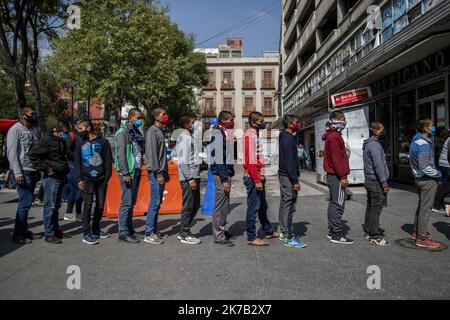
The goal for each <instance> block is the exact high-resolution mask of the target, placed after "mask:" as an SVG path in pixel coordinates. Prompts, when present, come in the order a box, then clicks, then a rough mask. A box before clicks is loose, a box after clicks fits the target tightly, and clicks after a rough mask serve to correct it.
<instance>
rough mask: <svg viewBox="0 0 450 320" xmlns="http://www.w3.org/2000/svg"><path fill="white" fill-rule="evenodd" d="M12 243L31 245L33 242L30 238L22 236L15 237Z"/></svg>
mask: <svg viewBox="0 0 450 320" xmlns="http://www.w3.org/2000/svg"><path fill="white" fill-rule="evenodd" d="M11 241H12V242H14V243H17V244H30V243H32V242H33V241H31V239H30V238H28V237H24V236H20V235H13V236H12V238H11Z"/></svg>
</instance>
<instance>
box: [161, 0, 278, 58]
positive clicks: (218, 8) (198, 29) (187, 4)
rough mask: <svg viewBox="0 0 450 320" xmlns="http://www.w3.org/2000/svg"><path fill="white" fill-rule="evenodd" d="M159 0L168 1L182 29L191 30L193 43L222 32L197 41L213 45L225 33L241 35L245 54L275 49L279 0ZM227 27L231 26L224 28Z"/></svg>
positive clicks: (220, 39)
mask: <svg viewBox="0 0 450 320" xmlns="http://www.w3.org/2000/svg"><path fill="white" fill-rule="evenodd" d="M162 2H163V3H169V4H170V17H171V19H172V21H173V22H175V23H176V24H178V26H179V27H180V29H181V30H183V31H184V32H185V33H187V34H190V33H192V34H194V36H195V39H196V44H200V43H201V42H204V41H205V40H207V39H209V38H211V37H212V36H215V35H217V34H218V33H222V32H224V34H223V35H220V36H218V37H217V38H214V39H212V40H210V41H208V42H205V43H202V44H200V45H199V46H198V47H200V48H217V46H218V45H219V44H220V43H223V42H225V39H226V38H227V37H228V36H232V37H242V38H244V55H245V56H250V57H252V56H261V55H262V52H263V51H279V41H280V40H279V39H280V24H281V0H275V1H274V0H163V1H162ZM252 20H253V21H252ZM246 23H248V24H246ZM244 24H246V25H244ZM234 25H236V27H237V28H236V29H235V28H234V27H233V26H234ZM229 28H232V30H228V31H226V29H229Z"/></svg>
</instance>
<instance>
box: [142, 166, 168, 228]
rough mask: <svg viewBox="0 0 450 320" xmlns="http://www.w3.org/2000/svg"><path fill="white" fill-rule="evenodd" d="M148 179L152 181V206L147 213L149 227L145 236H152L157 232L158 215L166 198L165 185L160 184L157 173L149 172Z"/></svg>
mask: <svg viewBox="0 0 450 320" xmlns="http://www.w3.org/2000/svg"><path fill="white" fill-rule="evenodd" d="M148 178H149V180H150V193H151V194H150V205H149V207H148V211H147V226H146V228H145V235H146V236H150V235H152V234H153V233H155V232H156V226H157V224H158V214H159V209H160V208H161V203H162V201H163V197H164V188H165V185H164V184H163V185H160V184H159V183H158V178H157V175H156V173H153V172H150V171H149V172H148Z"/></svg>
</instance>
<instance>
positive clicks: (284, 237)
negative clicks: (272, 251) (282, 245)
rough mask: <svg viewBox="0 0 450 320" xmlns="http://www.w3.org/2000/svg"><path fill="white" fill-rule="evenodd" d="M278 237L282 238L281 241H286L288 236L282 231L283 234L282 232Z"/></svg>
mask: <svg viewBox="0 0 450 320" xmlns="http://www.w3.org/2000/svg"><path fill="white" fill-rule="evenodd" d="M278 239H279V240H280V241H283V242H284V241H286V239H287V238H286V236H285V235H284V233H282V234H280V236H279V237H278Z"/></svg>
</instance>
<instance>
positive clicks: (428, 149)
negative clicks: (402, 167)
mask: <svg viewBox="0 0 450 320" xmlns="http://www.w3.org/2000/svg"><path fill="white" fill-rule="evenodd" d="M409 161H410V164H411V169H412V173H413V175H414V178H416V180H426V179H430V178H431V179H440V178H442V173H441V172H440V171H439V170H436V165H435V163H434V152H433V146H432V142H431V140H430V139H429V138H425V137H424V136H423V135H422V134H420V133H418V134H416V135H415V137H414V138H413V141H412V143H411V148H410V150H409Z"/></svg>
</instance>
